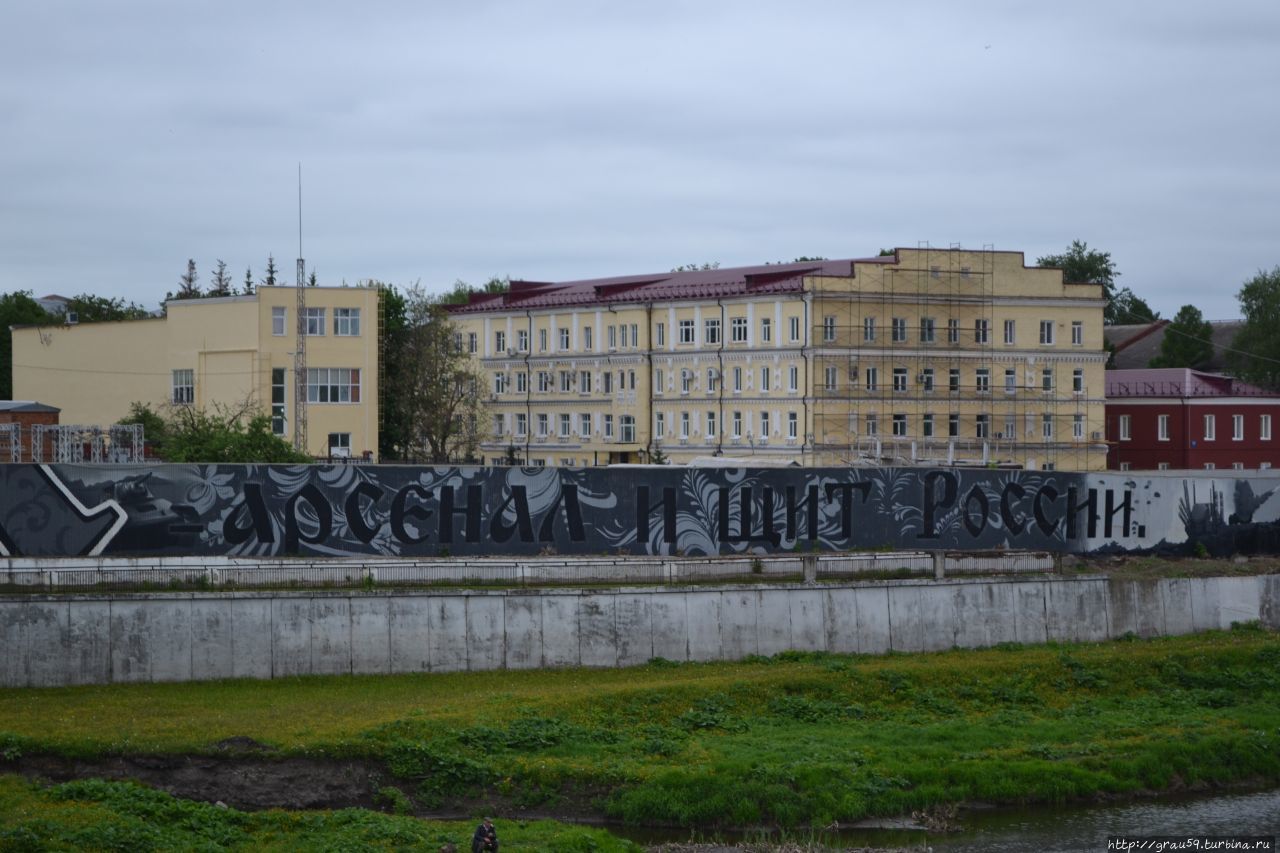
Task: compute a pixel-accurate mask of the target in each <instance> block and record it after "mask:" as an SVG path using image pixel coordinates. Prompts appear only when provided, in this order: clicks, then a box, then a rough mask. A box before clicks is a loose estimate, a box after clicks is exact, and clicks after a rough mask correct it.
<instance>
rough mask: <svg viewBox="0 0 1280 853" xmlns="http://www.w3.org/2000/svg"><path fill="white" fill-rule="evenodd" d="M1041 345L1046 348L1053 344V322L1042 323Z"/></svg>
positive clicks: (1042, 321) (1045, 321)
mask: <svg viewBox="0 0 1280 853" xmlns="http://www.w3.org/2000/svg"><path fill="white" fill-rule="evenodd" d="M1040 343H1042V344H1045V345H1046V346H1048V345H1052V344H1053V321H1052V320H1041V321H1040Z"/></svg>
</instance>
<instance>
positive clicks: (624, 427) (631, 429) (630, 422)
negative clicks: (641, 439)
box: [618, 415, 636, 443]
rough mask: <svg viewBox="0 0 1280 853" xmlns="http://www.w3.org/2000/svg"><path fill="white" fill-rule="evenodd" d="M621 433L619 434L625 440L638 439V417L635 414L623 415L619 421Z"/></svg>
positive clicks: (632, 440) (633, 440)
mask: <svg viewBox="0 0 1280 853" xmlns="http://www.w3.org/2000/svg"><path fill="white" fill-rule="evenodd" d="M618 428H619V432H620V435H619V436H618V437H619V438H620V439H622V440H623V441H625V442H632V443H633V442H635V440H636V419H635V416H634V415H623V416H622V417H621V418H620V419H619V422H618Z"/></svg>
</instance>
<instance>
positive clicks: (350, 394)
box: [307, 367, 501, 403]
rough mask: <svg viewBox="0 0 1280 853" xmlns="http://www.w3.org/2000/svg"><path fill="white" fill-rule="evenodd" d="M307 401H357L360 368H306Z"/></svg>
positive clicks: (358, 397)
mask: <svg viewBox="0 0 1280 853" xmlns="http://www.w3.org/2000/svg"><path fill="white" fill-rule="evenodd" d="M500 375H501V374H500ZM307 402H308V403H359V402H360V369H359V368H356V367H352V368H347V367H309V368H307Z"/></svg>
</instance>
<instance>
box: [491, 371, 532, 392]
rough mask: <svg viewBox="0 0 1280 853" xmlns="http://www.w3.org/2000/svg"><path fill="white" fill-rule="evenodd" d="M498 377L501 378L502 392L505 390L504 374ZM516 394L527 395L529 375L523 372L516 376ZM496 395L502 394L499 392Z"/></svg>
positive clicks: (505, 378) (505, 380) (505, 379)
mask: <svg viewBox="0 0 1280 853" xmlns="http://www.w3.org/2000/svg"><path fill="white" fill-rule="evenodd" d="M499 376H502V391H505V390H507V377H506V374H499ZM495 390H496V389H495ZM516 392H517V393H519V394H528V393H529V374H527V373H525V372H523V371H521V372H520V373H517V374H516ZM498 393H502V392H501V391H499V392H498Z"/></svg>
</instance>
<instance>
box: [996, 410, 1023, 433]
mask: <svg viewBox="0 0 1280 853" xmlns="http://www.w3.org/2000/svg"><path fill="white" fill-rule="evenodd" d="M1017 430H1018V427H1017V421H1016V420H1015V419H1014V416H1013V415H1010V414H1006V415H1005V416H1004V432H1002V433H998V434H997V435H996V438H1001V437H1004V438H1010V439H1012V438H1017V437H1018V431H1017Z"/></svg>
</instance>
